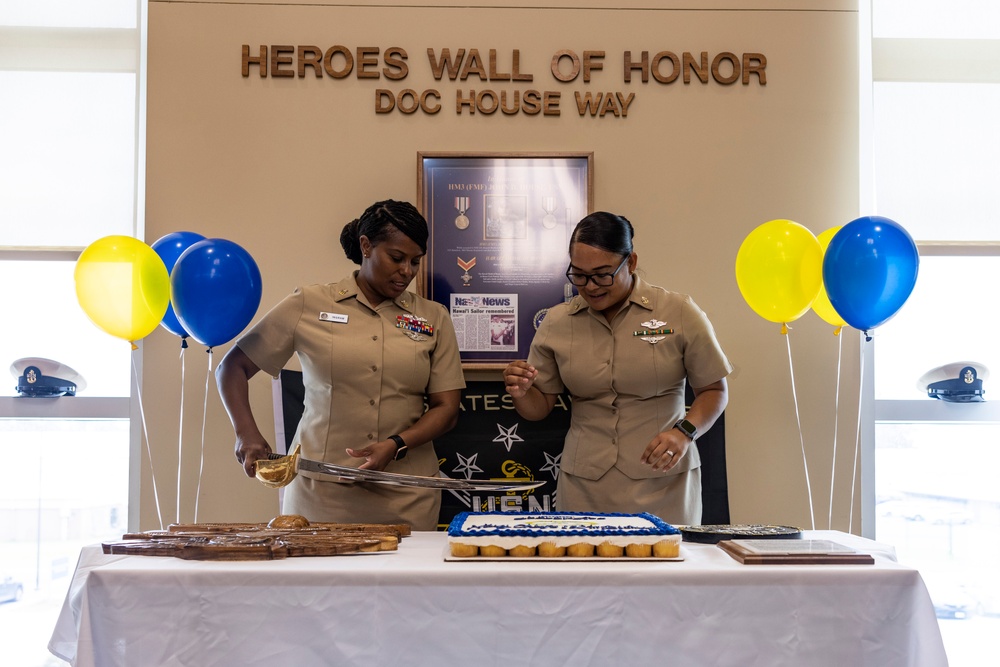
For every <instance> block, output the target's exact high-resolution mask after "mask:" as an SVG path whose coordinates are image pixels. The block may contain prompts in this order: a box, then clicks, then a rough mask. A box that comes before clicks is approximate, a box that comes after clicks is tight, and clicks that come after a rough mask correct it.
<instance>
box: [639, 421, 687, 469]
mask: <svg viewBox="0 0 1000 667" xmlns="http://www.w3.org/2000/svg"><path fill="white" fill-rule="evenodd" d="M692 442H693V441H692V440H691V439H690V438H688V437H687V436H686V435H684V434H683V433H681V432H680V430H678V429H676V428H671V429H668V430H666V431H663V432H662V433H657V434H656V437H655V438H653V439H652V440H651V441H650V443H649V444H648V445H646V450H645V451H644V452H643V453H642V457H641V458H640V459H639V460H640V461H642V462H643V463H646V464H649V465H650V466H652V467H653V470H662V471H663V472H667V471H669V470H670V469H671V468H673V467H674V466H675V465H677V462H678V461H680V460H681V459H682V458H683V457H684V455H685V454H686V453H687V450H688V447H690V446H691V443H692Z"/></svg>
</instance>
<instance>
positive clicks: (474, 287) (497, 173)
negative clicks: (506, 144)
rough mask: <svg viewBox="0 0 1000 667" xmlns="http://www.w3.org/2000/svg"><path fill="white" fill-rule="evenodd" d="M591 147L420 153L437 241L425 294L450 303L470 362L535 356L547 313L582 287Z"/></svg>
mask: <svg viewBox="0 0 1000 667" xmlns="http://www.w3.org/2000/svg"><path fill="white" fill-rule="evenodd" d="M593 160H594V154H593V153H474V154H472V153H418V154H417V190H418V194H417V199H418V207H419V208H420V210H421V212H422V213H423V214H424V217H425V218H427V223H428V225H429V227H430V239H429V241H428V247H427V257H426V258H425V261H424V270H423V272H422V274H421V275H420V277H419V281H418V288H419V289H420V291H421V294H423V295H424V296H426V297H427V298H430V299H433V300H434V301H437V302H438V303H440V304H442V305H443V306H444V307H445V308H447V309H448V312H449V313H450V314H451V317H452V320H453V322H454V323H455V333H456V335H457V336H458V346H459V350H460V351H461V356H462V365H463V367H465V368H467V369H477V370H478V369H487V370H489V369H499V368H503V366H505V365H506V364H507V363H508V362H510V361H513V360H515V359H524V358H526V357H527V356H528V347H529V346H530V345H531V339H532V337H533V336H534V334H535V330H536V329H537V327H538V324H539V323H540V322H541V320H542V318H544V317H545V313H546V312H547V311H548V309H549V308H551V307H552V306H553V305H555V304H557V303H561V302H563V301H567V300H569V299H570V298H572V296H573V295H574V294H575V292H574V291H573V286H572V285H570V284H569V281H567V280H566V276H565V273H566V267H567V265H568V262H569V237H570V234H571V233H572V231H573V228H574V227H575V226H576V223H577V222H579V221H580V219H581V218H582V217H584V216H585V215H587V214H588V213H590V212H591V211H592V209H593V173H594V172H593Z"/></svg>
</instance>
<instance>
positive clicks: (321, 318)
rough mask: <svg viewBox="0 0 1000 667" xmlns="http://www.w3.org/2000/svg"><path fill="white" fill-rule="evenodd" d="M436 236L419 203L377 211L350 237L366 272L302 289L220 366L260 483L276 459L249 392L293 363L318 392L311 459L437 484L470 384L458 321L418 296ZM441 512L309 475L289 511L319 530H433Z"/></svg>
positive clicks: (309, 425)
mask: <svg viewBox="0 0 1000 667" xmlns="http://www.w3.org/2000/svg"><path fill="white" fill-rule="evenodd" d="M427 237H428V231H427V222H426V221H425V220H424V218H423V216H421V215H420V213H419V212H418V211H417V210H416V208H414V207H413V205H412V204H409V203H406V202H397V201H392V200H387V201H383V202H378V203H376V204H374V205H372V206H371V207H369V208H368V210H366V211H365V212H364V214H362V216H361V218H359V219H358V220H354V221H353V222H351V223H348V224H347V225H346V226H345V227H344V230H343V232H342V233H341V237H340V242H341V245H342V246H343V247H344V251H345V253H346V254H347V257H348V259H350V260H352V261H353V262H355V263H356V264H360V265H361V268H360V270H358V271H355V272H354V273H353V274H351V275H349V276H347V277H346V278H344V279H343V280H341V281H340V282H338V283H330V284H326V285H310V286H307V287H302V288H300V289H297V290H295V292H293V293H292V294H291V295H289V296H288V297H286V298H285V299H284V300H283V301H281V302H280V303H279V304H278V305H277V306H275V307H274V308H273V309H272V310H271V311H270V312H268V313H267V314H266V315H265V316H264V318H263V319H262V320H261V321H260V322H258V323H257V324H256V325H254V326H253V327H252V328H251V329H250V331H248V332H247V333H246V334H245V335H244V336H243V337H242V338H240V339H239V341H237V343H236V345H235V346H234V347H233V348H232V349H231V350H230V351H229V353H228V354H227V355H226V356H225V358H224V359H223V360H222V363H221V364H219V368H218V369H217V371H216V379H217V381H218V385H219V392H220V394H221V395H222V400H223V403H224V404H225V406H226V410H227V411H228V412H229V417H230V419H231V420H232V422H233V428H234V429H235V431H236V458H237V460H238V461H239V462H240V463H241V464H242V465H243V467H244V469H245V470H246V474H247V475H248V476H250V477H253V476H254V467H253V463H254V461H256V460H257V459H261V458H265V457H267V455H268V454H270V453H271V447H270V445H269V444H268V442H267V440H266V438H265V437H264V436H263V435H262V434H261V432H260V429H259V428H258V427H257V424H256V422H255V420H254V418H253V414H252V413H251V410H250V403H249V399H248V382H249V380H250V378H251V377H253V376H254V375H255V374H256V373H257V372H258V371H261V370H263V371H264V372H266V373H268V374H269V375H272V376H277V375H278V373H279V372H280V371H281V368H282V367H283V366H284V365H285V363H286V362H287V361H288V359H289V358H291V356H292V354H297V355H298V357H299V360H300V362H301V364H302V372H303V381H304V384H305V389H306V392H305V410H304V413H303V415H302V420H301V422H300V423H299V427H298V430H297V431H296V433H295V440H294V442H295V443H297V444H299V445H300V446H301V454H302V456H303V457H305V458H308V459H313V460H318V461H325V462H328V463H333V464H337V465H344V466H358V467H361V468H368V469H374V470H388V471H390V472H398V473H405V474H411V475H424V476H433V475H436V474H437V471H438V459H437V454H436V453H435V452H434V446H433V443H432V441H433V440H434V438H436V437H438V436H440V435H441V434H443V433H446V432H447V431H449V430H450V429H452V428H453V427H454V426H455V424H456V422H457V420H458V410H459V402H460V400H461V390H462V388H463V387H465V380H464V377H463V375H462V364H461V360H460V358H459V353H458V343H457V341H456V340H455V330H454V328H453V327H452V323H451V320H450V319H449V317H448V313H447V312H446V311H445V309H444V307H443V306H441V305H440V304H438V303H436V302H433V301H429V300H427V299H424V298H422V297H420V296H418V295H416V294H414V293H413V292H408V291H406V288H407V286H408V285H409V284H410V282H411V281H412V279H413V276H414V273H415V272H416V271H417V268H418V267H419V264H420V259H421V257H423V256H424V254H425V253H426V250H427ZM425 397H426V400H427V404H426V410H425V404H424V400H425ZM359 464H360V465H359ZM440 505H441V492H440V491H438V490H433V489H418V488H410V487H397V486H388V485H381V484H365V483H352V484H343V483H338V482H329V481H323V480H320V479H318V478H315V477H311V476H310V473H308V472H305V471H302V472H299V474H298V475H297V476H296V477H295V479H294V480H293V481H292V483H291V484H289V485H288V486H287V487H286V489H285V495H284V499H283V502H282V508H281V511H282V513H284V514H301V515H302V516H305V517H306V518H307V519H309V520H310V521H333V522H365V523H397V522H400V521H403V522H406V523H409V524H410V525H411V526H413V528H414V529H416V530H433V529H434V528H435V527H436V525H437V522H438V511H439V509H440Z"/></svg>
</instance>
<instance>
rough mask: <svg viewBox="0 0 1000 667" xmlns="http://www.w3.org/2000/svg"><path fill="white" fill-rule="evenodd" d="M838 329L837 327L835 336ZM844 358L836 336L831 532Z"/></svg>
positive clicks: (839, 338)
mask: <svg viewBox="0 0 1000 667" xmlns="http://www.w3.org/2000/svg"><path fill="white" fill-rule="evenodd" d="M839 333H840V327H837V334H839ZM843 358H844V339H843V338H842V337H840V336H839V335H838V336H837V391H836V393H835V394H834V395H833V463H831V464H830V516H829V518H828V519H827V523H826V528H827V530H833V485H834V482H835V481H836V479H837V425H838V424H839V423H840V368H841V366H840V364H841V360H842V359H843Z"/></svg>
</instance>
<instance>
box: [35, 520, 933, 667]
mask: <svg viewBox="0 0 1000 667" xmlns="http://www.w3.org/2000/svg"><path fill="white" fill-rule="evenodd" d="M806 537H813V538H820V539H833V540H834V541H838V542H841V543H843V544H848V545H850V546H854V547H856V548H860V549H864V550H867V551H869V552H870V553H873V554H874V555H875V556H876V559H875V560H876V563H875V565H804V566H800V565H741V564H739V563H738V562H736V561H735V560H733V559H732V558H730V557H729V556H728V555H727V554H726V553H725V552H723V551H722V550H720V549H718V548H717V547H715V546H713V545H702V544H688V543H684V545H683V546H682V550H681V555H682V556H683V558H684V560H682V561H676V562H674V561H671V562H649V561H641V562H635V561H633V562H629V561H628V560H621V561H601V562H571V563H566V562H550V561H544V560H538V561H531V562H527V561H518V562H506V563H505V562H500V561H488V562H483V561H471V560H470V561H462V562H446V561H445V560H444V555H445V535H444V534H442V533H415V534H414V535H412V536H410V537H408V538H405V539H404V540H403V541H402V543H401V544H400V549H399V551H397V552H384V553H378V554H360V555H353V556H336V557H329V558H289V559H285V560H280V561H268V562H259V561H258V562H204V561H202V562H195V561H184V560H180V559H175V558H161V557H148V556H106V555H104V554H103V553H102V552H101V548H100V546H99V545H95V546H92V547H87V548H85V549H84V550H83V551H82V553H81V556H80V561H79V563H78V565H77V568H76V572H75V574H74V579H73V582H72V584H71V586H70V589H69V593H68V594H67V598H66V601H65V604H64V606H63V609H62V613H61V615H60V618H59V620H58V622H57V624H56V628H55V630H54V632H53V635H52V639H51V641H50V642H49V649H50V650H51V651H52V653H54V654H55V655H57V656H59V657H61V658H63V659H65V660H68V661H70V662H72V663H73V664H74V665H80V666H90V665H96V666H100V667H111V666H113V665H143V666H150V665H176V666H181V665H183V666H186V667H190V666H197V667H209V666H212V665H258V664H259V665H269V666H270V667H273V666H275V665H296V666H297V667H307V666H310V665H324V666H325V665H394V666H396V665H435V666H445V665H462V666H467V665H502V666H503V667H514V666H515V665H516V666H521V665H544V666H548V665H574V666H576V665H654V664H672V665H712V666H719V665H734V666H739V667H748V666H750V665H760V666H762V667H775V666H777V665H795V666H796V667H800V666H803V665H808V666H810V667H815V666H817V665H836V666H837V667H842V666H844V665H851V666H852V667H856V666H859V665H871V666H872V667H891V666H894V665H928V666H938V665H947V659H946V657H945V652H944V646H943V644H942V641H941V634H940V631H939V629H938V625H937V620H936V618H935V616H934V610H933V607H932V605H931V601H930V598H929V596H928V594H927V589H926V588H925V586H924V583H923V580H922V579H921V578H920V574H919V572H917V571H916V570H914V569H912V568H909V567H906V566H904V565H900V564H898V563H896V562H895V560H894V552H893V551H892V549H891V548H889V547H885V546H884V545H879V544H877V543H875V542H871V541H868V540H864V539H862V538H859V537H855V536H852V535H847V534H845V533H837V532H829V531H817V532H814V533H807V534H806Z"/></svg>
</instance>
